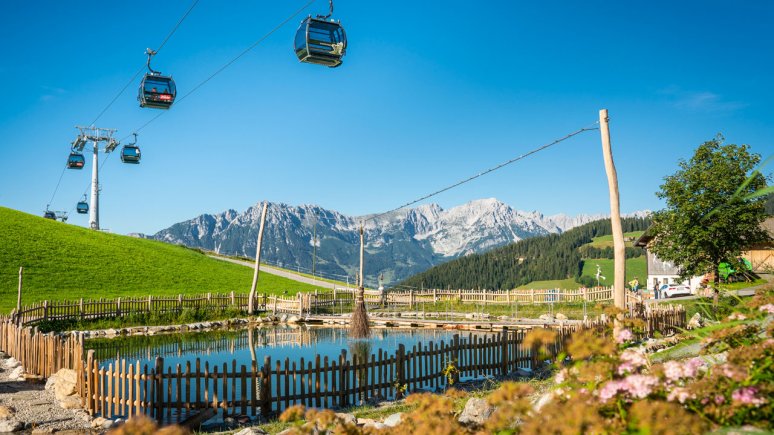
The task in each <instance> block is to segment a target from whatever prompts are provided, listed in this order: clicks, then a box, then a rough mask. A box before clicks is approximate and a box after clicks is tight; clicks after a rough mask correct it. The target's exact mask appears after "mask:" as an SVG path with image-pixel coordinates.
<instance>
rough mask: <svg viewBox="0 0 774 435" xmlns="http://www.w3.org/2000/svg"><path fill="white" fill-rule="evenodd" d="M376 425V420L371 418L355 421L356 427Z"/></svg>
mask: <svg viewBox="0 0 774 435" xmlns="http://www.w3.org/2000/svg"><path fill="white" fill-rule="evenodd" d="M374 423H376V420H374V419H372V418H358V419H357V425H358V426H365V425H367V424H374Z"/></svg>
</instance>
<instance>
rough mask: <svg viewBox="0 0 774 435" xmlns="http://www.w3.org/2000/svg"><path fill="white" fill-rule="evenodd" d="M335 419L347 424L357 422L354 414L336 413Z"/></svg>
mask: <svg viewBox="0 0 774 435" xmlns="http://www.w3.org/2000/svg"><path fill="white" fill-rule="evenodd" d="M336 417H338V418H340V419H341V420H342V421H344V423H349V424H357V421H358V420H357V417H355V415H354V414H347V413H345V412H337V413H336Z"/></svg>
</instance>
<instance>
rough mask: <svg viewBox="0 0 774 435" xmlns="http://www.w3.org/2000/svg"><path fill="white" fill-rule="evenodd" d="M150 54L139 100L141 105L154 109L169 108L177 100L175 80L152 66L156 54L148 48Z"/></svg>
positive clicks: (138, 96) (147, 52)
mask: <svg viewBox="0 0 774 435" xmlns="http://www.w3.org/2000/svg"><path fill="white" fill-rule="evenodd" d="M146 54H147V55H148V70H149V71H150V72H149V73H146V74H145V77H143V78H142V82H140V90H139V93H138V95H137V100H138V101H139V102H140V107H150V108H153V109H169V108H170V107H171V106H172V103H174V102H175V96H177V88H176V87H175V81H174V80H172V77H171V76H165V75H163V74H161V73H160V72H158V71H154V70H153V69H152V68H151V66H150V61H151V57H152V56H153V55H154V54H156V52H155V51H153V50H151V49H150V48H149V49H147V50H146Z"/></svg>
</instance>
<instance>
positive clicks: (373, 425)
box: [363, 421, 387, 430]
mask: <svg viewBox="0 0 774 435" xmlns="http://www.w3.org/2000/svg"><path fill="white" fill-rule="evenodd" d="M365 428H372V429H376V430H382V429H386V428H387V426H385V425H384V423H379V422H378V421H374V422H372V423H366V424H364V425H363V429H365Z"/></svg>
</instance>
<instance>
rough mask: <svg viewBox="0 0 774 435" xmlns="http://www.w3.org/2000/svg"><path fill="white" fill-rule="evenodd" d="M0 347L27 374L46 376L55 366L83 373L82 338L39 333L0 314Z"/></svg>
mask: <svg viewBox="0 0 774 435" xmlns="http://www.w3.org/2000/svg"><path fill="white" fill-rule="evenodd" d="M0 349H2V350H3V351H4V352H5V353H6V354H8V356H11V357H13V358H15V359H17V360H18V361H19V362H20V363H21V365H22V366H23V367H24V371H25V373H27V374H28V375H32V376H36V377H40V378H48V377H49V376H51V375H53V374H54V373H56V372H57V371H58V370H59V369H73V370H76V371H78V372H83V361H84V359H83V354H84V353H83V337H82V336H81V335H75V334H70V335H67V336H61V335H57V334H54V333H49V334H43V333H40V332H38V331H37V330H36V329H35V328H32V327H21V326H18V325H16V324H15V323H14V322H12V321H11V319H9V318H6V317H0Z"/></svg>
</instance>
